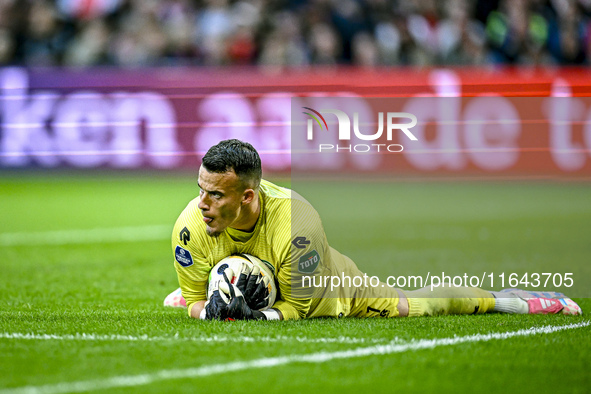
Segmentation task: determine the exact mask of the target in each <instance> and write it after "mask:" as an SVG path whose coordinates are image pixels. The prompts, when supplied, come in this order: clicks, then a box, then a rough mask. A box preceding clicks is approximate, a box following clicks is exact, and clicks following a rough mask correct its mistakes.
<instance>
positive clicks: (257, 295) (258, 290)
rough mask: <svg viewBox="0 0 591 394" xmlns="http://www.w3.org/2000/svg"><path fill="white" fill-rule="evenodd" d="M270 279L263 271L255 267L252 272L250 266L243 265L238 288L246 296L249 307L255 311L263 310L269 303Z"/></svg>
mask: <svg viewBox="0 0 591 394" xmlns="http://www.w3.org/2000/svg"><path fill="white" fill-rule="evenodd" d="M268 285H269V278H268V277H267V276H263V275H262V274H261V269H260V268H259V267H258V266H256V265H255V266H254V267H253V268H252V271H251V269H250V266H249V265H248V264H242V270H241V271H240V276H239V277H238V281H237V282H236V287H237V288H238V290H240V292H242V294H243V295H244V299H245V300H246V303H247V304H248V307H249V308H250V309H253V310H258V309H262V308H264V307H266V306H267V303H268V302H269V288H268Z"/></svg>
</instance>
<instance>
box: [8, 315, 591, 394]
mask: <svg viewBox="0 0 591 394" xmlns="http://www.w3.org/2000/svg"><path fill="white" fill-rule="evenodd" d="M589 324H590V323H589V321H584V322H581V323H574V324H567V325H563V326H543V327H532V328H529V329H522V330H518V331H510V332H499V333H488V334H474V335H467V336H463V337H449V338H436V339H420V340H412V341H410V342H406V343H399V342H395V343H388V344H384V345H375V346H369V347H361V348H356V349H350V350H344V351H336V352H317V353H311V354H299V355H292V356H281V357H266V358H260V359H255V360H250V361H237V362H231V363H225V364H215V365H207V366H203V367H197V368H188V369H172V370H162V371H158V372H155V373H147V374H141V375H133V376H114V377H112V378H107V379H102V380H87V381H79V382H67V383H59V384H53V385H44V386H26V387H19V388H14V389H5V390H0V394H64V393H71V392H89V391H95V390H108V389H114V388H121V387H137V386H144V385H148V384H151V383H154V382H158V381H164V380H172V379H187V378H188V379H190V378H196V377H205V376H211V375H216V374H223V373H228V372H236V371H243V370H252V369H253V368H271V367H277V366H282V365H287V364H292V363H323V362H327V361H331V360H335V359H349V358H358V357H366V356H371V355H388V354H394V353H402V352H406V351H411V350H421V349H433V348H436V347H439V346H453V345H459V344H463V343H474V342H486V341H491V340H504V339H509V338H514V337H525V336H531V335H541V334H551V333H554V332H558V331H563V330H571V329H576V328H582V327H588V326H589Z"/></svg>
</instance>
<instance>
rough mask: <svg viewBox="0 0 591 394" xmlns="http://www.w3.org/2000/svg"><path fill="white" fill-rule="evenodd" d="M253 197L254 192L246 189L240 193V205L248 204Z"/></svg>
mask: <svg viewBox="0 0 591 394" xmlns="http://www.w3.org/2000/svg"><path fill="white" fill-rule="evenodd" d="M254 196H256V194H255V191H254V190H252V189H246V190H245V191H244V193H242V204H250V203H251V202H252V201H253V200H254Z"/></svg>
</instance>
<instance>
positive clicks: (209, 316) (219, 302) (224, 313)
mask: <svg viewBox="0 0 591 394" xmlns="http://www.w3.org/2000/svg"><path fill="white" fill-rule="evenodd" d="M227 318H228V303H227V302H226V301H225V300H224V299H223V298H222V297H221V296H220V291H219V290H215V291H214V292H213V294H212V295H211V297H210V299H209V301H207V303H206V304H205V320H226V319H227Z"/></svg>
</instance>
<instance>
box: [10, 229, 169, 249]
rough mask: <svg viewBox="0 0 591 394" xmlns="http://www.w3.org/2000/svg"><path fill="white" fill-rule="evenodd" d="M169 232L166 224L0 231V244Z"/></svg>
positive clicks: (145, 237) (127, 238)
mask: <svg viewBox="0 0 591 394" xmlns="http://www.w3.org/2000/svg"><path fill="white" fill-rule="evenodd" d="M171 234H172V226H167V225H155V226H135V227H113V228H94V229H86V230H59V231H44V232H20V233H0V246H19V245H71V244H87V243H101V242H137V241H155V240H161V239H168V238H170V235H171Z"/></svg>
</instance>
